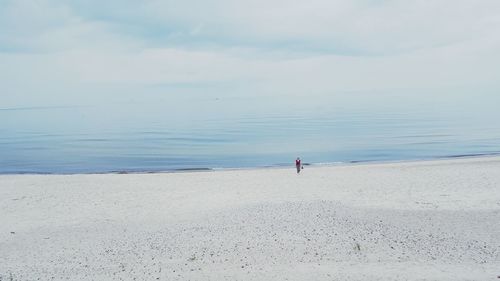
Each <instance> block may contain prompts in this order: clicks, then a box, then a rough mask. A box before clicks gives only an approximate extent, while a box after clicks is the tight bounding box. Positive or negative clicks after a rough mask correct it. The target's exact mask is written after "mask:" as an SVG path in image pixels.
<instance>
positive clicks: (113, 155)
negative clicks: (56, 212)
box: [0, 89, 500, 174]
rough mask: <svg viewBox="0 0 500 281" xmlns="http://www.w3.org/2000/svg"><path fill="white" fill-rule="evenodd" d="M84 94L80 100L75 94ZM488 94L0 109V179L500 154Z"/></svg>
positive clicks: (146, 98) (228, 95)
mask: <svg viewBox="0 0 500 281" xmlns="http://www.w3.org/2000/svg"><path fill="white" fill-rule="evenodd" d="M83 96H84V95H83ZM499 108H500V93H497V92H495V91H489V90H487V89H486V90H484V89H483V90H481V89H479V90H476V89H465V90H462V91H456V92H454V91H449V90H446V91H439V90H432V91H429V90H425V89H424V90H415V89H413V90H407V89H394V90H388V91H375V90H374V91H355V90H353V91H345V92H337V93H328V92H325V93H315V94H309V93H307V92H305V93H302V94H287V93H255V94H248V93H247V94H240V93H238V92H235V93H233V92H225V93H216V92H215V93H214V92H211V93H203V91H196V93H195V94H192V93H182V94H171V93H170V92H169V91H161V90H157V91H154V92H153V93H148V94H141V93H137V92H136V93H127V94H123V95H119V94H117V93H113V94H109V95H106V94H103V95H95V96H93V97H92V98H89V99H85V98H83V97H81V96H80V97H79V98H76V99H73V100H71V99H66V100H64V102H58V100H57V99H52V100H43V101H39V102H35V103H33V102H26V103H23V104H15V105H12V104H7V103H3V104H2V103H0V173H1V174H74V173H133V172H164V171H189V170H213V169H234V168H255V167H287V166H293V165H294V160H295V159H296V158H297V157H300V158H301V159H302V161H303V163H306V164H308V165H331V164H343V163H363V162H386V161H406V160H425V159H439V158H456V157H467V156H477V155H496V154H499V153H500V110H499Z"/></svg>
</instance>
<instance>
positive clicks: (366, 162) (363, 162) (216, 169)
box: [0, 152, 500, 177]
mask: <svg viewBox="0 0 500 281" xmlns="http://www.w3.org/2000/svg"><path fill="white" fill-rule="evenodd" d="M495 157H500V152H493V153H484V154H481V153H475V154H460V155H450V156H433V157H428V158H415V159H400V160H353V161H346V162H319V163H315V162H311V163H308V162H307V163H304V164H303V166H305V167H313V168H314V167H342V166H355V165H379V164H392V163H394V164H397V163H413V162H415V163H419V162H429V161H447V160H454V159H477V158H495ZM292 167H295V166H294V164H293V163H291V164H289V165H287V164H275V165H264V166H256V167H229V168H219V167H211V168H210V167H199V168H197V167H193V168H180V169H172V170H157V171H154V170H139V169H138V170H131V171H125V170H124V171H104V172H75V173H58V172H53V173H52V172H14V173H1V172H0V177H1V176H14V175H54V176H56V175H107V174H110V175H114V174H171V173H197V172H220V171H245V170H266V169H289V168H292Z"/></svg>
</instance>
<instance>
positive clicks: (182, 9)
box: [0, 0, 500, 106]
mask: <svg viewBox="0 0 500 281" xmlns="http://www.w3.org/2000/svg"><path fill="white" fill-rule="evenodd" d="M98 4H99V5H98ZM499 14H500V2H498V1H492V0H481V1H474V2H471V1H465V0H458V1H451V0H443V1H432V2H429V1H410V2H408V1H374V0H372V1H368V0H365V1H340V0H332V1H326V0H313V1H309V2H304V1H298V0H291V1H272V2H269V1H263V0H254V1H238V2H234V1H228V0H213V1H194V0H187V1H182V2H179V1H157V0H149V1H140V2H136V1H106V2H103V3H101V2H99V3H97V2H95V1H55V0H54V1H50V0H38V1H3V2H1V4H0V83H1V85H2V93H1V94H0V95H2V100H1V102H2V103H4V104H3V105H4V106H25V105H31V104H28V103H32V104H38V103H40V102H42V101H44V100H45V101H47V100H48V101H50V102H52V103H54V102H55V101H57V100H63V99H67V100H68V103H70V101H71V99H72V98H73V99H75V98H78V97H77V96H78V95H82V93H85V92H92V94H87V96H90V95H94V96H95V99H98V97H99V96H102V94H103V93H104V92H106V93H108V92H112V94H115V95H119V93H121V92H123V91H124V90H126V89H127V88H134V89H137V91H138V92H141V93H145V92H148V91H150V88H148V87H149V86H150V85H179V84H184V85H196V84H199V85H206V84H211V85H218V86H217V87H219V88H217V87H216V88H212V89H210V90H206V91H203V90H200V91H199V92H200V94H206V93H207V91H221V89H224V90H225V91H230V92H231V93H234V94H240V95H290V96H291V95H332V94H335V93H338V92H342V91H376V90H383V89H397V88H399V89H416V88H426V89H437V88H446V87H448V88H454V89H456V88H460V87H462V86H468V87H469V86H474V85H476V86H478V85H480V86H484V87H489V88H492V89H499V87H500V86H499V85H498V84H499V83H498V81H497V80H498V79H497V73H498V65H500V54H499V53H498V52H497V50H498V49H499V48H500V40H498V39H497V38H498V36H497V34H500V18H499V16H498V15H499ZM90 89H91V90H92V91H90ZM228 89H230V90H228ZM57 93H58V94H57ZM169 94H175V91H170V92H169Z"/></svg>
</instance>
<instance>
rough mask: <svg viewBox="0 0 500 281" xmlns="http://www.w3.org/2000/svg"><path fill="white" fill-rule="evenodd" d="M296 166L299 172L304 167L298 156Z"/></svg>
mask: <svg viewBox="0 0 500 281" xmlns="http://www.w3.org/2000/svg"><path fill="white" fill-rule="evenodd" d="M295 167H296V168H297V174H299V173H300V169H301V168H302V165H301V164H300V158H299V157H297V159H296V160H295Z"/></svg>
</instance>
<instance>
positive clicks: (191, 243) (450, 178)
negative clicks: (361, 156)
mask: <svg viewBox="0 0 500 281" xmlns="http://www.w3.org/2000/svg"><path fill="white" fill-rule="evenodd" d="M498 275H500V158H499V157H486V158H473V159H458V160H441V161H423V162H408V163H392V164H372V165H353V166H333V167H306V169H304V170H303V173H302V174H301V175H296V174H295V171H294V168H293V167H292V168H289V169H260V170H236V171H217V172H191V173H165V174H128V175H119V174H107V175H4V176H0V281H4V280H454V281H456V280H500V279H498V278H497V276H498Z"/></svg>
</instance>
